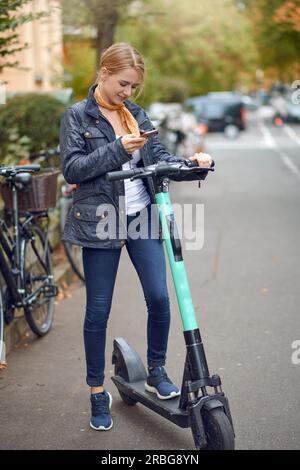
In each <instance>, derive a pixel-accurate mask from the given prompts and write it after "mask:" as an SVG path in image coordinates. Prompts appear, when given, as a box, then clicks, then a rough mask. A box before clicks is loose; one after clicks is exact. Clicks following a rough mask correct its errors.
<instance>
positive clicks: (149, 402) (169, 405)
mask: <svg viewBox="0 0 300 470" xmlns="http://www.w3.org/2000/svg"><path fill="white" fill-rule="evenodd" d="M111 379H112V381H113V383H114V384H115V385H116V387H117V389H118V390H119V391H120V392H122V393H124V394H125V395H127V396H128V397H129V398H131V399H132V400H135V401H137V402H139V403H142V404H143V405H144V406H146V407H147V408H150V409H151V410H153V411H155V413H158V414H159V415H161V416H163V417H164V418H166V419H168V420H169V421H172V422H173V423H175V424H176V425H177V426H180V427H181V428H189V427H190V420H189V415H188V413H187V412H186V411H184V410H181V409H180V408H179V402H180V396H178V397H174V398H170V399H169V400H160V399H159V398H158V397H157V396H156V395H155V394H154V393H151V392H146V390H145V380H141V381H138V382H132V383H129V382H126V381H125V380H124V379H123V378H122V377H120V376H119V375H115V376H113V377H112V378H111Z"/></svg>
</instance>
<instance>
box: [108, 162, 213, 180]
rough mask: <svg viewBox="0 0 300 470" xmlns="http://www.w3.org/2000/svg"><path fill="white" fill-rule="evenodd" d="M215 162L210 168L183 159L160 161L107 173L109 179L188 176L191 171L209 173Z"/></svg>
mask: <svg viewBox="0 0 300 470" xmlns="http://www.w3.org/2000/svg"><path fill="white" fill-rule="evenodd" d="M213 167H214V162H213V163H212V166H211V167H210V168H206V167H199V166H198V164H197V162H196V161H191V160H182V161H179V162H171V163H167V162H160V163H157V164H154V165H149V166H145V167H143V168H134V169H132V170H121V171H109V172H108V173H106V179H107V180H108V181H117V180H125V179H129V178H130V179H131V180H135V179H142V178H148V177H152V178H153V177H160V176H166V177H168V176H183V177H184V176H186V175H190V174H191V173H198V174H199V173H207V172H208V171H214V168H213Z"/></svg>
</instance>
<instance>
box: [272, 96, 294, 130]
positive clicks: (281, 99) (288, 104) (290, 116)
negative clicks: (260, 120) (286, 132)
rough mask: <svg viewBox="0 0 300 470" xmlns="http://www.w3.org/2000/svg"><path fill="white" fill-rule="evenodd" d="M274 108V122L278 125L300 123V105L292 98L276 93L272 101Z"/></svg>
mask: <svg viewBox="0 0 300 470" xmlns="http://www.w3.org/2000/svg"><path fill="white" fill-rule="evenodd" d="M270 104H271V106H272V108H273V117H272V120H273V122H274V123H275V124H276V125H278V122H279V123H283V122H297V123H300V104H299V103H297V102H294V101H293V99H292V96H291V95H290V94H289V95H286V96H284V95H281V94H279V93H275V94H274V95H273V97H272V100H271V101H270Z"/></svg>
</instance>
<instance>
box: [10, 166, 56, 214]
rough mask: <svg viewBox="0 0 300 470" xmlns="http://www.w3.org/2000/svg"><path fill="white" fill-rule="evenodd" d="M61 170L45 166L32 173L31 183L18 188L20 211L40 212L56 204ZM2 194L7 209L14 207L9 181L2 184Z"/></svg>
mask: <svg viewBox="0 0 300 470" xmlns="http://www.w3.org/2000/svg"><path fill="white" fill-rule="evenodd" d="M59 173H60V172H59V170H57V169H56V168H43V169H42V170H41V171H39V172H38V173H36V174H33V175H32V179H31V181H30V183H29V184H28V185H26V186H23V187H22V188H21V189H19V190H18V202H19V210H20V211H30V212H39V211H45V210H47V209H50V208H51V207H55V206H56V201H57V178H58V174H59ZM1 194H2V198H3V201H4V206H5V209H7V210H9V211H11V210H12V209H13V202H12V191H11V189H10V188H9V186H8V184H7V182H4V183H3V184H1Z"/></svg>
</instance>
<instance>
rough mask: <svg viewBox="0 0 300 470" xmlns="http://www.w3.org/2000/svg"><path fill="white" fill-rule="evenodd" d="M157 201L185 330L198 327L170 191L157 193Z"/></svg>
mask: <svg viewBox="0 0 300 470" xmlns="http://www.w3.org/2000/svg"><path fill="white" fill-rule="evenodd" d="M155 198H156V203H157V205H158V209H159V217H160V222H161V226H162V232H163V237H164V240H165V243H166V249H167V254H168V258H169V263H170V267H171V272H172V277H173V281H174V286H175V291H176V296H177V301H178V305H179V310H180V315H181V320H182V325H183V330H184V331H191V330H196V329H198V324H197V320H196V316H195V310H194V305H193V302H192V296H191V291H190V286H189V282H188V278H187V274H186V270H185V266H184V262H183V258H182V253H181V243H180V240H179V236H178V232H177V227H176V222H175V217H174V211H173V208H172V204H171V200H170V196H169V192H168V191H164V192H158V193H156V196H155Z"/></svg>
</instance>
